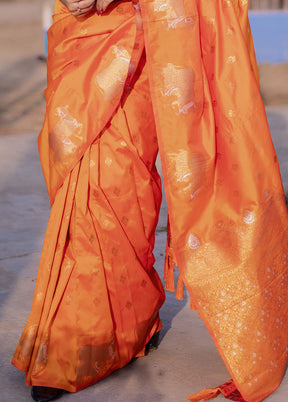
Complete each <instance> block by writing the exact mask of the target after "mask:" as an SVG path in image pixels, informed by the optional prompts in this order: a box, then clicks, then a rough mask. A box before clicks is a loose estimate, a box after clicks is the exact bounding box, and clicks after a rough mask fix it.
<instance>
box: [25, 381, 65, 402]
mask: <svg viewBox="0 0 288 402" xmlns="http://www.w3.org/2000/svg"><path fill="white" fill-rule="evenodd" d="M65 392H67V391H64V389H59V388H50V387H40V386H38V385H34V386H33V387H32V389H31V396H32V398H33V399H34V401H37V402H48V401H54V400H55V399H58V398H60V397H61V396H62V395H63V394H64V393H65Z"/></svg>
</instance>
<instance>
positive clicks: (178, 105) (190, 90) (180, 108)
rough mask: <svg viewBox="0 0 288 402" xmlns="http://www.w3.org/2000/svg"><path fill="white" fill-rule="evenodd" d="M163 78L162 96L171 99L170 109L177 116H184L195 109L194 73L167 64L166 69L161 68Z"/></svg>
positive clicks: (190, 70)
mask: <svg viewBox="0 0 288 402" xmlns="http://www.w3.org/2000/svg"><path fill="white" fill-rule="evenodd" d="M163 76H164V89H163V92H162V95H164V96H167V97H171V98H172V102H171V104H172V108H173V109H174V110H175V111H176V112H177V113H178V114H181V113H182V114H186V113H188V112H189V111H190V110H191V109H192V108H195V93H194V83H195V74H194V71H193V70H192V69H188V68H181V67H178V66H175V65H174V64H172V63H168V65H167V67H165V68H163Z"/></svg>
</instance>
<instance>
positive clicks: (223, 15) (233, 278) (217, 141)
mask: <svg viewBox="0 0 288 402" xmlns="http://www.w3.org/2000/svg"><path fill="white" fill-rule="evenodd" d="M133 6H134V7H133ZM55 10H56V14H55V16H54V24H53V26H52V27H51V29H50V31H49V41H50V45H49V46H50V48H49V58H48V87H47V91H46V99H47V113H46V118H45V122H44V127H43V130H42V132H41V134H40V136H39V148H40V159H41V163H42V166H43V171H44V176H45V180H46V183H47V188H48V192H49V196H50V200H51V204H52V209H51V216H50V220H49V223H48V229H47V234H46V237H45V242H44V247H43V254H42V257H41V262H40V268H39V274H38V279H37V284H36V290H35V295H34V299H33V305H32V311H31V314H30V317H29V319H28V323H27V325H26V327H25V329H24V332H23V335H22V337H21V339H20V342H19V345H18V347H17V350H16V352H15V356H14V359H13V364H15V365H16V366H17V367H18V368H20V369H22V370H24V371H26V374H27V383H28V384H38V385H48V386H54V387H58V388H63V389H66V390H68V391H77V390H79V389H81V388H84V387H86V386H88V385H89V384H92V383H95V382H96V381H98V380H99V379H100V378H103V377H105V376H106V375H108V374H109V373H110V372H112V371H113V370H115V369H116V368H119V367H122V366H123V365H125V364H127V363H128V362H129V360H130V359H131V358H132V357H133V356H135V355H137V354H141V353H143V347H144V346H145V344H146V343H147V341H148V340H149V339H150V338H151V336H152V335H153V333H155V331H157V330H158V329H159V328H160V326H161V324H160V321H159V317H158V311H159V308H160V306H161V304H162V303H163V300H164V295H163V289H162V285H161V283H160V280H159V278H158V276H157V274H156V272H155V271H154V269H153V263H154V257H153V247H154V240H155V238H154V237H155V228H156V224H157V219H158V214H159V208H160V203H161V190H160V188H161V183H160V179H159V176H158V173H157V171H156V169H155V158H156V155H157V151H158V145H159V152H160V157H161V163H162V170H163V178H164V186H165V193H166V198H167V204H168V212H169V225H168V240H167V249H166V253H167V254H166V260H165V281H166V287H167V288H168V289H169V290H175V284H174V265H175V264H177V266H178V268H179V271H180V275H179V281H178V284H177V292H176V296H177V297H178V298H183V283H184V284H185V286H186V287H187V289H188V292H189V295H190V298H191V302H190V303H191V308H193V309H197V310H198V311H199V315H200V317H201V318H202V319H203V320H204V322H205V325H206V327H207V329H208V330H209V332H210V334H211V336H212V338H213V340H214V342H215V345H216V347H217V348H218V350H219V353H220V354H221V357H222V359H223V361H224V363H225V364H226V366H227V369H228V370H229V372H230V374H231V376H232V380H231V381H229V382H227V383H226V384H223V385H222V386H219V387H217V388H215V389H208V390H204V391H202V392H200V393H198V394H195V395H191V396H190V397H189V399H190V400H193V401H197V400H200V399H206V400H207V399H210V398H213V397H215V396H217V395H218V394H219V393H222V394H223V395H224V396H225V397H227V398H228V399H231V400H238V401H242V400H246V401H248V402H258V401H262V400H263V399H264V398H265V397H266V396H268V395H269V394H270V393H271V392H273V391H274V390H275V389H276V388H277V386H278V385H279V383H280V382H281V379H282V376H283V373H284V370H285V367H286V364H287V356H288V331H287V322H288V320H287V318H288V304H287V300H288V294H287V282H288V268H287V267H288V262H287V260H288V252H287V250H288V239H287V223H288V220H287V209H286V206H285V200H284V195H283V188H282V184H281V179H280V173H279V165H278V160H277V156H276V154H275V150H274V147H273V144H272V140H271V136H270V133H269V127H268V123H267V119H266V115H265V109H264V106H263V102H262V100H261V95H260V91H259V77H258V71H257V64H256V59H255V54H254V47H253V40H252V35H251V31H250V25H249V21H248V1H246V0H219V1H215V0H192V1H191V0H165V1H164V0H139V3H138V1H134V0H133V2H132V4H131V2H129V1H121V2H116V3H115V4H113V5H112V6H111V7H110V8H109V9H108V10H107V12H106V13H104V14H103V15H102V16H97V15H96V14H95V13H93V12H92V13H90V14H89V15H88V16H87V17H85V18H82V19H76V18H74V17H73V16H72V15H71V14H70V13H69V12H68V10H67V9H66V8H65V7H64V6H63V5H62V4H61V3H60V2H59V1H57V2H56V8H55ZM144 45H145V51H143V48H144ZM145 55H146V56H145ZM145 57H147V63H146V59H145Z"/></svg>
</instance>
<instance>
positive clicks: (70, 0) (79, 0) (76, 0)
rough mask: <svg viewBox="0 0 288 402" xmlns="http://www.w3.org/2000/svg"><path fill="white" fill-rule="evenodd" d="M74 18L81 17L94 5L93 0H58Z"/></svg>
mask: <svg viewBox="0 0 288 402" xmlns="http://www.w3.org/2000/svg"><path fill="white" fill-rule="evenodd" d="M60 1H61V2H62V3H63V4H64V5H65V6H66V7H67V8H68V10H69V11H70V12H71V14H73V15H74V16H75V17H81V16H83V15H84V14H86V13H88V11H90V10H92V8H93V7H95V5H96V1H95V0H60Z"/></svg>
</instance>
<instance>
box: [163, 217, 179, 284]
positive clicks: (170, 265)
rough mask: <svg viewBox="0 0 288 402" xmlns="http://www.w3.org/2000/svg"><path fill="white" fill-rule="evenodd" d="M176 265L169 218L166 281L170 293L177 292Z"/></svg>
mask: <svg viewBox="0 0 288 402" xmlns="http://www.w3.org/2000/svg"><path fill="white" fill-rule="evenodd" d="M175 265H176V259H175V256H174V251H173V247H172V242H171V230H170V223H169V217H168V222H167V243H166V256H165V264H164V281H165V289H166V290H169V291H170V292H174V291H175V282H174V268H175Z"/></svg>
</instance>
